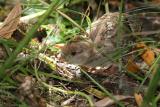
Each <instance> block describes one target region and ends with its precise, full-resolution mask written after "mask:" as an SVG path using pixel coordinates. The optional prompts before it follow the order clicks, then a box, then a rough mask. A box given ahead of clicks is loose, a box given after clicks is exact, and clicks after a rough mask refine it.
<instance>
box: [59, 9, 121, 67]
mask: <svg viewBox="0 0 160 107" xmlns="http://www.w3.org/2000/svg"><path fill="white" fill-rule="evenodd" d="M118 17H119V13H118V12H114V13H106V14H104V15H103V16H102V17H100V18H99V19H97V20H96V21H94V22H93V23H92V24H91V25H90V28H87V30H86V31H87V33H88V35H89V36H88V37H84V36H81V35H79V36H76V37H75V38H73V39H72V40H71V41H69V42H68V43H67V44H66V45H64V46H63V47H62V48H61V55H62V57H63V58H64V59H65V60H66V61H67V62H68V63H72V64H78V65H85V66H89V67H96V66H110V65H111V64H112V63H113V62H112V61H111V59H110V58H107V57H106V55H107V54H112V53H113V52H114V51H115V43H114V41H115V40H114V39H115V37H114V36H115V35H116V33H117V24H118Z"/></svg>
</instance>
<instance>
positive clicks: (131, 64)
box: [127, 57, 140, 73]
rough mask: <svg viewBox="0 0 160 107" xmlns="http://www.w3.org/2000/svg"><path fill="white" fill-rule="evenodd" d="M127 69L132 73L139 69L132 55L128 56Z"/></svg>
mask: <svg viewBox="0 0 160 107" xmlns="http://www.w3.org/2000/svg"><path fill="white" fill-rule="evenodd" d="M127 70H128V71H130V72H134V73H135V72H138V71H139V70H140V68H139V67H138V65H136V63H135V62H134V60H133V58H132V57H129V59H128V61H127Z"/></svg>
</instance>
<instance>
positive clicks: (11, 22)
mask: <svg viewBox="0 0 160 107" xmlns="http://www.w3.org/2000/svg"><path fill="white" fill-rule="evenodd" d="M21 12H22V9H21V4H20V3H19V2H18V3H17V4H16V6H15V7H14V8H13V9H12V10H11V12H10V13H9V14H8V16H7V18H6V19H5V21H4V23H3V25H2V27H1V28H0V37H2V38H7V39H9V38H11V35H12V33H13V32H14V31H15V30H16V29H17V26H18V23H19V20H20V15H21Z"/></svg>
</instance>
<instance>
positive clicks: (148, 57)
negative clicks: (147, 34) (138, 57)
mask: <svg viewBox="0 0 160 107" xmlns="http://www.w3.org/2000/svg"><path fill="white" fill-rule="evenodd" d="M142 58H143V60H144V62H145V63H146V64H147V65H148V66H151V65H152V63H153V62H154V60H155V54H154V52H153V51H152V50H151V49H147V50H146V51H145V52H144V54H142Z"/></svg>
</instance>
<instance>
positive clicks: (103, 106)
mask: <svg viewBox="0 0 160 107" xmlns="http://www.w3.org/2000/svg"><path fill="white" fill-rule="evenodd" d="M114 97H115V98H116V99H117V101H121V100H125V99H129V98H133V97H131V96H123V95H116V96H114ZM113 104H114V101H113V100H112V99H110V98H109V97H106V98H104V99H102V100H99V101H97V102H95V106H96V107H110V106H111V105H113Z"/></svg>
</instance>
